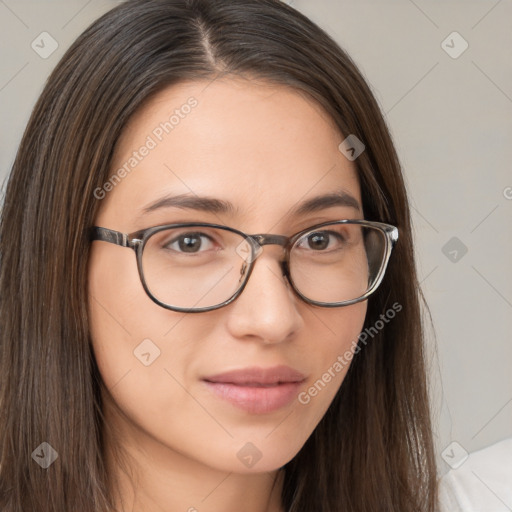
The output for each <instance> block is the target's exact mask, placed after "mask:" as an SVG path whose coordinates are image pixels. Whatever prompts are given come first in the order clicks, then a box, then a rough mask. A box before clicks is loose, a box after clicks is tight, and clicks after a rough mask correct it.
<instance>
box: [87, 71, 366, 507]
mask: <svg viewBox="0 0 512 512" xmlns="http://www.w3.org/2000/svg"><path fill="white" fill-rule="evenodd" d="M191 96H193V97H194V98H196V99H197V101H198V105H197V106H196V107H195V108H193V109H192V111H191V112H190V114H188V115H187V116H185V117H184V118H183V119H180V122H179V125H177V126H176V127H175V128H174V129H173V131H172V132H170V133H169V134H166V135H165V136H164V137H163V139H162V141H161V142H159V143H158V145H157V147H156V148H154V149H152V150H151V151H150V152H149V154H148V155H147V156H146V157H145V158H144V159H142V161H141V162H140V163H138V165H137V166H136V167H135V168H134V170H133V171H132V172H131V173H130V174H128V175H127V176H126V177H125V178H124V179H122V180H121V182H120V183H119V184H117V185H116V186H115V187H114V188H113V190H111V191H110V192H108V193H107V194H106V197H105V198H104V199H103V200H102V201H101V205H100V210H99V213H98V215H97V218H96V219H95V225H97V226H103V227H107V228H110V229H114V230H118V231H121V232H123V233H132V232H134V231H136V230H138V229H143V228H147V227H151V226H157V225H160V224H166V223H172V222H195V221H198V222H212V223H220V224H225V225H227V226H231V227H234V228H237V229H240V230H241V231H243V232H245V233H250V234H253V233H275V234H282V235H287V236H290V235H292V234H294V233H296V232H298V231H300V230H302V229H304V228H307V227H309V226H311V225H313V224H315V223H319V222H323V221H329V220H338V219H344V218H363V213H362V211H357V210H355V209H354V208H350V207H347V206H334V207H329V208H324V209H322V210H321V211H317V212H314V213H309V214H305V215H302V216H296V215H293V216H292V215H290V214H289V211H290V210H291V209H292V208H294V207H296V206H297V205H298V204H299V203H301V202H303V201H305V200H307V199H310V198H312V197H315V196H317V195H322V194H325V193H333V192H339V191H341V190H343V191H345V192H347V193H349V194H350V195H352V196H353V197H354V198H356V199H357V201H358V202H359V204H361V192H360V187H359V182H358V179H357V174H356V170H355V167H354V164H353V163H352V162H349V161H348V160H347V159H346V158H345V157H344V156H343V155H342V153H341V152H340V151H339V150H338V145H339V143H340V142H341V141H342V140H343V138H344V137H343V136H342V135H341V134H340V133H339V131H338V130H337V128H336V127H335V125H334V124H333V122H332V120H331V119H330V118H329V117H328V116H327V114H326V113H325V112H324V111H323V110H322V109H321V108H320V107H319V106H318V105H317V104H316V103H314V102H313V101H312V100H310V99H308V98H307V97H305V96H304V95H301V94H300V93H298V92H297V91H294V90H293V89H290V88H287V87H285V86H276V85H271V84H268V83H265V82H262V81H256V80H246V79H243V78H240V77H236V78H235V77H227V78H223V79H218V80H216V81H214V82H212V83H210V84H209V83H208V82H189V83H183V84H180V85H175V86H172V87H170V88H167V89H165V90H163V91H161V92H160V93H159V94H158V95H157V96H155V97H154V98H152V99H151V100H150V101H149V102H148V103H147V104H146V105H145V106H144V107H143V108H142V109H141V110H140V111H139V112H138V113H137V114H136V115H135V116H134V117H133V118H132V119H131V121H130V123H129V124H128V126H127V127H126V129H125V131H124V133H123V136H122V137H121V140H120V141H119V144H118V146H117V147H116V152H115V156H114V162H113V167H112V170H113V172H114V171H115V170H116V169H118V168H119V167H120V166H122V165H123V163H124V162H126V160H127V159H128V158H129V157H130V156H131V155H132V152H133V151H134V150H136V149H138V148H140V146H141V145H142V144H144V142H145V141H146V139H147V136H148V135H150V134H151V133H152V132H153V130H154V129H155V127H157V126H158V125H159V124H160V123H161V122H162V121H164V120H166V119H168V118H169V116H170V115H171V114H172V113H173V111H174V110H175V109H176V108H180V106H181V105H183V104H184V103H186V101H187V99H188V98H189V97H191ZM168 193H172V194H173V195H176V194H190V195H197V196H208V197H213V198H218V199H222V200H225V201H230V202H231V203H233V205H234V206H235V211H234V212H227V213H226V212H224V213H208V212H202V211H195V210H190V209H178V208H165V209H162V210H157V211H154V212H151V213H149V214H147V215H144V216H139V215H140V213H141V210H142V208H143V207H144V206H146V205H148V204H149V203H151V202H153V201H155V200H156V199H158V198H160V197H162V196H164V195H166V194H168ZM281 251H282V249H281V248H280V247H278V246H274V245H270V246H265V247H264V249H263V252H262V253H261V254H260V256H259V257H258V259H257V261H256V264H255V268H254V270H253V273H252V275H251V278H250V280H249V282H248V284H247V287H246V288H245V290H244V292H243V293H242V295H241V296H240V297H239V298H238V299H237V300H235V301H234V302H233V303H231V304H230V305H228V306H226V307H224V308H221V309H218V310H215V311H210V312H203V313H195V314H191V313H188V314H187V313H179V312H174V311H170V310H166V309H164V308H162V307H159V306H158V305H157V304H155V303H154V302H152V301H151V300H150V298H149V297H148V296H147V295H146V293H145V292H144V289H143V288H142V285H141V283H140V279H139V275H138V272H137V267H136V259H135V254H134V252H133V251H132V250H131V249H127V248H123V247H119V246H115V245H113V244H110V243H106V242H100V241H97V242H94V243H93V244H92V252H91V255H90V260H89V313H90V326H91V337H92V343H93V350H94V354H95V357H96V360H97V362H98V366H99V369H100V372H101V375H102V378H103V380H104V382H105V385H106V388H107V389H108V394H107V396H106V398H112V403H109V402H107V403H106V404H105V408H104V412H105V416H106V419H107V423H108V425H109V426H110V427H111V428H112V430H113V431H115V439H113V438H112V436H108V437H107V461H108V465H109V469H110V472H111V474H112V475H113V477H114V478H115V479H117V482H118V484H119V486H120V490H121V495H120V499H119V502H118V510H125V511H128V510H133V511H143V510H144V511H153V512H157V511H158V512H160V511H164V510H165V511H189V512H193V511H194V510H197V511H200V512H203V511H204V512H226V511H235V510H244V511H245V512H262V511H271V512H279V511H281V510H282V508H281V504H280V493H281V486H282V471H279V468H280V467H282V466H283V465H284V464H286V463H287V462H288V461H290V460H291V459H292V458H293V457H294V456H295V455H296V454H297V453H298V451H299V450H300V449H301V447H302V446H303V445H304V443H305V442H306V440H307V439H308V437H309V436H310V434H311V433H312V431H313V430H314V429H315V427H316V426H317V424H318V422H319V421H320V419H321V418H322V417H323V415H324V414H325V412H326V410H327V408H328V407H329V405H330V403H331V402H332V400H333V398H334V396H335V394H336V392H337V391H338V389H339V387H340V385H341V383H342V381H343V378H344V377H345V374H346V371H347V370H348V367H345V368H344V369H343V370H342V371H341V372H339V373H338V374H336V377H335V378H333V379H332V380H331V382H330V383H328V384H327V385H326V386H325V388H324V389H323V390H322V391H321V392H319V393H318V395H317V396H316V397H314V398H312V399H311V401H310V402H309V403H308V404H306V405H304V404H301V403H299V401H298V400H294V401H293V402H292V403H291V404H289V405H287V406H285V407H283V408H281V409H279V410H278V411H276V412H272V413H268V414H250V413H248V412H245V411H242V410H240V409H238V408H236V407H234V406H233V405H232V404H231V403H229V402H226V401H224V400H222V399H220V398H217V397H216V396H214V395H213V394H212V393H211V392H210V391H209V390H208V389H206V386H205V385H204V383H203V382H202V381H201V380H200V379H201V377H204V376H207V375H212V374H217V373H220V372H223V371H229V370H233V369H240V368H244V367H247V366H261V367H269V366H274V365H277V364H286V365H289V366H291V367H292V368H295V369H297V370H299V371H300V372H302V373H303V374H304V375H306V377H307V378H306V380H305V381H304V383H303V384H302V385H301V391H303V390H307V389H308V388H309V387H310V386H312V385H313V383H314V382H315V381H317V380H318V379H319V378H320V377H321V376H322V374H324V373H325V372H326V371H327V369H328V368H329V367H332V365H333V363H334V362H335V361H336V359H337V357H338V356H339V355H340V354H343V353H344V352H345V351H347V350H351V348H352V346H351V342H352V341H354V340H357V336H358V334H359V333H360V331H361V329H362V327H363V322H364V318H365V314H366V302H361V303H358V304H354V305H351V306H346V307H342V308H320V307H314V306H311V305H308V304H306V303H305V302H303V301H302V300H301V299H300V298H298V297H297V296H296V295H295V294H294V293H293V291H292V289H291V288H290V286H289V284H288V283H287V281H286V280H285V278H284V277H283V276H282V273H281V272H280V267H279V259H280V257H281V255H282V252H281ZM146 338H149V339H150V340H152V342H153V343H154V344H155V345H156V346H158V348H159V349H160V352H161V353H160V356H159V357H158V358H156V359H155V360H154V362H153V363H152V364H150V365H149V366H145V365H143V364H142V363H141V362H140V361H139V359H137V358H136V357H135V356H134V349H135V348H136V347H137V346H138V345H139V344H140V343H141V342H142V340H144V339H146ZM114 441H116V442H118V443H120V445H121V447H122V448H123V449H124V450H125V452H126V453H127V454H128V456H129V457H128V459H127V460H128V461H129V465H130V471H129V472H130V474H131V476H130V477H129V476H128V475H126V474H125V472H123V471H122V470H121V469H120V468H119V467H118V465H117V463H116V459H115V458H114V456H113V453H114V452H113V447H114ZM247 442H251V443H252V444H254V445H255V446H256V447H257V448H258V450H259V451H260V452H261V455H262V456H261V459H260V460H259V461H258V462H257V463H256V464H255V465H254V466H253V467H251V468H248V467H246V466H245V465H244V464H242V462H241V461H240V460H239V459H238V457H237V452H238V451H239V450H240V449H241V448H242V447H243V446H244V445H245V444H246V443H247ZM132 480H133V481H134V482H135V483H134V485H133V487H132V486H131V485H130V481H132ZM134 489H135V490H136V491H137V492H136V493H134ZM272 489H273V490H272Z"/></svg>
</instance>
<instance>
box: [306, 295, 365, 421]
mask: <svg viewBox="0 0 512 512" xmlns="http://www.w3.org/2000/svg"><path fill="white" fill-rule="evenodd" d="M366 311H367V303H366V301H365V302H360V303H357V304H352V305H350V306H345V307H343V308H334V309H325V310H315V315H314V316H313V315H310V316H309V317H308V318H307V320H309V322H306V325H307V326H308V327H306V329H308V330H309V333H310V334H309V336H306V345H305V352H306V353H307V356H306V354H305V356H304V357H307V358H308V360H309V361H310V367H311V369H312V372H311V375H310V377H309V378H308V380H307V381H306V382H305V383H304V386H303V387H302V389H301V392H300V394H299V396H298V403H299V404H300V405H301V406H303V407H304V408H306V409H309V410H310V420H311V421H312V422H313V423H312V424H315V426H316V423H315V422H318V421H319V420H320V419H321V417H322V416H323V415H324V414H325V412H326V411H327V409H328V407H329V405H330V403H331V402H332V400H333V399H334V396H335V395H336V393H337V392H338V390H339V389H340V387H341V385H342V383H343V379H344V378H345V375H346V373H347V371H348V369H349V367H350V365H351V363H352V359H353V357H354V350H355V348H356V346H357V341H358V337H359V334H360V333H361V331H362V329H363V326H364V320H365V316H366ZM313 428H314V427H313Z"/></svg>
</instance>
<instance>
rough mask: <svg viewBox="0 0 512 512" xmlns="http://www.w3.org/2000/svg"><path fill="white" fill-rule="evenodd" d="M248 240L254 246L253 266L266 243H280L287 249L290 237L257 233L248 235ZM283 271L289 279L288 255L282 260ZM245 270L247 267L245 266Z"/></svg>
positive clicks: (251, 262)
mask: <svg viewBox="0 0 512 512" xmlns="http://www.w3.org/2000/svg"><path fill="white" fill-rule="evenodd" d="M246 241H248V242H249V244H250V245H251V247H252V258H251V260H250V264H251V267H252V265H254V262H255V260H256V258H257V257H258V256H259V255H260V254H261V252H262V251H263V246H264V245H280V246H281V247H283V248H284V249H285V250H286V249H287V247H288V245H289V242H290V238H289V237H287V236H284V235H273V234H269V233H259V234H256V235H247V237H246ZM279 263H280V266H281V271H282V273H283V276H284V277H285V278H287V279H289V271H288V262H287V257H286V256H285V257H284V258H283V259H282V260H281V261H280V262H279ZM244 270H245V268H244Z"/></svg>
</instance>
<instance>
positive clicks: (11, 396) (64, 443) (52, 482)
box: [0, 0, 437, 512]
mask: <svg viewBox="0 0 512 512" xmlns="http://www.w3.org/2000/svg"><path fill="white" fill-rule="evenodd" d="M225 74H241V75H245V76H249V77H257V78H258V79H259V78H261V79H265V80H267V81H270V82H273V83H277V84H285V85H287V86H289V87H292V88H294V89H296V90H299V91H302V92H303V93H304V94H307V95H309V97H312V98H314V99H315V100H316V101H317V102H318V103H319V104H320V105H322V106H323V108H324V109H325V110H326V112H327V113H328V114H329V115H330V116H331V117H332V119H333V120H334V121H335V123H336V124H337V126H338V127H339V130H340V132H341V133H342V134H343V135H344V136H348V135H349V134H354V135H356V136H357V137H358V138H359V139H360V140H361V141H363V143H364V144H365V146H366V149H365V151H364V152H363V153H362V154H361V155H360V156H359V158H357V160H356V162H355V164H356V167H357V170H358V173H359V179H360V184H361V190H362V195H363V208H364V211H365V217H366V218H367V219H370V220H379V221H382V222H388V223H391V224H394V225H396V226H398V228H399V232H400V239H399V241H398V244H397V245H396V247H395V249H394V252H393V254H392V257H391V261H390V264H389V267H388V270H387V273H386V276H385V278H384V281H383V282H382V284H381V287H380V288H379V290H378V291H377V292H376V293H375V294H374V295H373V296H372V297H370V298H369V300H368V311H367V316H366V320H365V330H366V331H367V332H368V333H370V332H371V336H372V339H371V341H369V342H365V343H362V340H361V339H360V350H359V351H358V353H357V354H356V355H355V356H354V359H353V361H352V365H351V367H350V369H349V371H348V373H347V375H346V378H345V380H344V382H343V384H342V386H341V388H340V390H339V392H338V394H337V395H336V397H335V399H334V401H333V402H332V404H331V406H330V407H329V409H328V411H327V413H326V414H325V416H324V417H323V419H322V420H321V422H320V423H319V425H318V426H317V428H316V429H315V431H314V432H313V434H312V435H311V437H310V438H309V439H308V441H307V442H306V443H305V445H304V446H303V448H302V449H301V450H300V452H299V453H298V454H297V456H296V457H294V459H292V460H291V461H290V462H289V463H288V464H286V465H285V477H284V487H283V494H282V501H283V506H284V508H285V510H286V511H288V512H335V511H341V510H343V511H344V512H370V511H371V512H375V511H394V512H397V511H400V512H404V511H407V512H411V511H418V512H420V511H421V512H433V511H434V509H435V506H436V499H437V498H436V496H437V478H436V467H435V458H434V449H433V440H432V432H431V420H430V413H429V402H428V393H427V383H426V364H425V352H424V345H423V327H422V318H421V310H420V304H421V300H422V295H421V292H420V289H419V285H418V279H417V275H416V270H415V265H414V254H413V245H412V236H411V225H410V213H409V205H408V200H407V194H406V189H405V186H404V181H403V178H402V173H401V169H400V164H399V161H398V158H397V155H396V152H395V149H394V147H393V143H392V141H391V138H390V134H389V132H388V129H387V127H386V125H385V122H384V120H383V117H382V114H381V112H380V111H379V108H378V105H377V103H376V101H375V99H374V97H373V95H372V93H371V91H370V89H369V87H368V85H367V84H366V82H365V80H364V79H363V77H362V76H361V74H360V72H359V71H358V70H357V68H356V66H355V64H354V63H353V62H352V60H351V59H350V58H349V56H348V55H347V54H346V53H345V52H344V51H343V50H341V49H340V48H339V46H338V45H337V44H336V43H335V42H334V41H333V40H332V39H331V38H330V37H329V36H328V35H327V34H326V33H325V32H323V31H322V30H321V29H319V28H318V27H317V26H316V25H315V24H313V23H312V22H311V21H309V20H308V19H307V18H306V17H304V16H303V15H301V14H300V13H299V12H297V11H295V10H294V9H292V8H291V7H289V6H287V5H285V4H284V3H282V2H279V1H277V0H128V1H127V2H125V3H123V4H121V5H119V6H118V7H116V8H115V9H113V10H111V11H110V12H108V13H107V14H105V15H104V16H102V17H101V18H100V19H99V20H97V21H96V22H94V23H93V24H92V25H91V26H90V27H89V28H88V29H87V30H86V31H85V32H84V33H83V34H82V35H81V36H80V37H79V38H78V39H77V40H76V42H75V43H74V44H73V45H72V46H71V48H69V50H68V51H67V52H66V54H65V55H64V57H63V58H62V60H61V61H60V62H59V64H58V65H57V67H56V68H55V70H54V72H53V73H52V74H51V76H50V77H49V79H48V81H47V84H46V86H45V88H44V91H43V93H42V94H41V97H40V98H39V101H38V102H37V104H36V106H35V108H34V111H33V113H32V116H31V118H30V121H29V123H28V126H27V128H26V131H25V134H24V136H23V139H22V141H21V144H20V146H19V150H18V153H17V156H16V159H15V162H14V165H13V168H12V172H11V174H10V178H9V181H8V185H7V189H6V194H5V200H4V206H3V211H2V215H1V225H0V258H1V260H0V261H1V269H0V319H1V320H0V321H1V335H0V358H1V359H0V379H1V380H0V382H1V394H0V406H1V414H0V432H2V441H1V458H0V509H1V510H2V511H4V512H22V511H24V512H27V511H33V510H41V511H48V512H49V511H52V512H64V511H87V512H91V511H93V510H94V511H101V512H103V511H105V512H106V511H109V510H112V508H113V506H112V503H113V500H112V488H111V486H110V482H109V475H108V473H107V471H106V464H105V460H104V439H105V437H104V435H105V428H106V427H107V426H106V425H105V422H104V417H103V414H102V401H101V389H102V385H103V384H102V380H101V376H100V375H99V371H98V368H97V366H96V363H95V359H94V356H93V353H92V349H91V343H90V335H89V325H88V315H87V301H88V291H87V260H88V254H89V248H90V242H89V241H88V238H87V236H86V232H87V228H88V227H89V226H91V225H93V221H94V218H95V214H96V211H97V209H98V206H99V201H98V199H97V198H96V197H95V195H94V191H95V190H96V189H97V188H98V187H101V186H102V185H103V184H104V183H105V182H106V181H107V180H108V179H109V178H110V177H111V175H112V168H111V165H110V164H111V159H112V155H113V151H114V147H115V144H116V141H117V140H118V138H119V137H120V134H121V133H122V131H123V127H124V126H125V125H126V123H127V121H128V120H129V118H130V116H132V115H133V114H134V112H135V111H137V110H138V109H139V108H140V107H141V106H142V105H143V104H144V102H146V101H147V100H148V99H149V98H150V97H152V96H153V95H154V94H155V93H156V92H158V91H160V90H161V89H163V88H165V87H167V86H170V85H172V84H176V83H178V82H182V81H184V80H199V79H213V78H214V77H216V76H219V75H225ZM397 304H398V305H399V306H400V307H401V308H402V311H401V312H400V313H399V314H396V317H395V318H393V320H392V321H389V322H387V324H386V325H385V328H382V329H376V328H375V325H376V323H377V322H378V321H379V318H381V315H382V314H383V313H384V312H386V311H387V310H389V308H391V307H392V305H397ZM381 323H382V321H381ZM372 328H373V331H371V329H372ZM42 442H47V443H49V445H51V446H52V447H53V448H54V449H55V450H56V452H57V453H58V458H57V459H56V461H55V462H54V463H53V464H52V465H51V467H50V468H48V469H46V470H45V469H42V468H41V467H40V466H39V465H38V464H36V463H35V462H34V460H32V456H31V454H32V453H33V451H34V450H35V449H36V448H37V447H38V446H39V445H40V444H41V443H42Z"/></svg>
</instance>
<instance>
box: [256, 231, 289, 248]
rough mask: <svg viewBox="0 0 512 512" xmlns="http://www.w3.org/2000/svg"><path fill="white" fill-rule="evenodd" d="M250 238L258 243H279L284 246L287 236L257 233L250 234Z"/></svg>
mask: <svg viewBox="0 0 512 512" xmlns="http://www.w3.org/2000/svg"><path fill="white" fill-rule="evenodd" d="M250 238H252V240H254V241H255V242H257V243H258V245H260V246H263V245H281V246H282V247H286V245H287V244H288V237H287V236H284V235H271V234H258V235H251V236H250Z"/></svg>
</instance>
